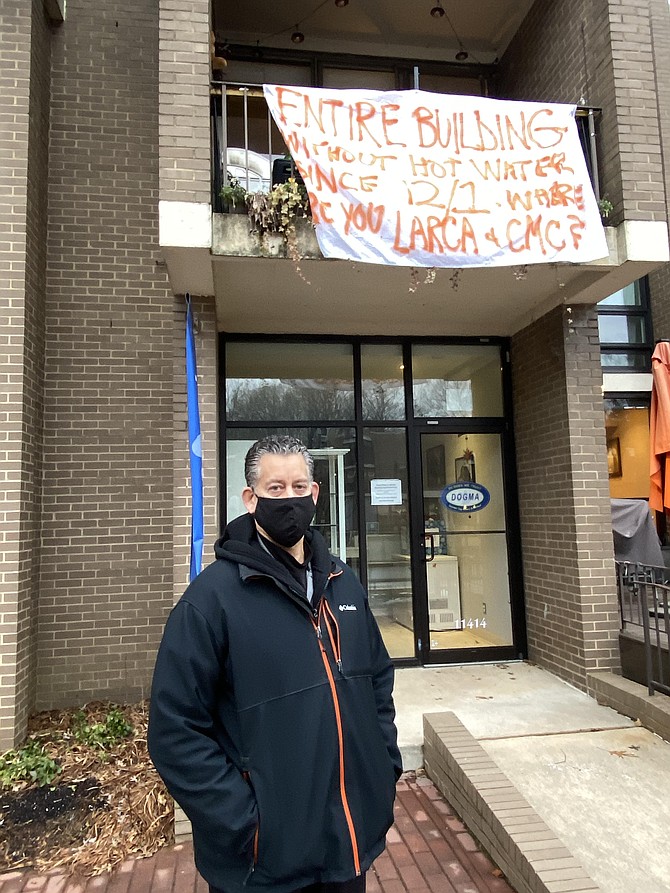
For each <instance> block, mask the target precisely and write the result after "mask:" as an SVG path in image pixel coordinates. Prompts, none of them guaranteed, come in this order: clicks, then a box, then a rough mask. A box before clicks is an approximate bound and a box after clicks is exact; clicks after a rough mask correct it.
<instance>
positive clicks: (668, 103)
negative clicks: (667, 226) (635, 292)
mask: <svg viewBox="0 0 670 893" xmlns="http://www.w3.org/2000/svg"><path fill="white" fill-rule="evenodd" d="M649 5H650V10H651V25H652V28H651V33H652V38H653V44H652V47H653V52H654V62H655V64H656V89H657V91H658V118H659V123H660V129H661V138H662V145H663V147H664V156H665V164H664V173H665V197H666V203H668V205H670V14H669V12H668V4H667V3H666V0H650V4H649ZM668 219H670V207H669V209H668ZM649 296H650V302H651V313H652V321H653V326H654V337H655V338H670V264H664V265H663V266H662V267H660V268H659V269H658V270H656V271H655V272H654V273H652V274H651V275H650V276H649Z"/></svg>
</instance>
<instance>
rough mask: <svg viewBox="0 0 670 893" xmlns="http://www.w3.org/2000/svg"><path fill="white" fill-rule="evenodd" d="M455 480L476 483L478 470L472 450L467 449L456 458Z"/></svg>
mask: <svg viewBox="0 0 670 893" xmlns="http://www.w3.org/2000/svg"><path fill="white" fill-rule="evenodd" d="M455 474H456V477H455V478H454V480H455V481H457V482H458V483H467V484H476V483H477V472H476V470H475V456H474V453H472V452H470V450H466V452H465V453H464V455H462V456H460V457H459V458H458V459H456V462H455Z"/></svg>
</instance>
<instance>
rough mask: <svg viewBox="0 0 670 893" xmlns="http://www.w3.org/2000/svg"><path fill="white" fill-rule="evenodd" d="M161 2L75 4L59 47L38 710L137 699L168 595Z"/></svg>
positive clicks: (168, 353)
mask: <svg viewBox="0 0 670 893" xmlns="http://www.w3.org/2000/svg"><path fill="white" fill-rule="evenodd" d="M157 142H158V10H157V6H156V4H155V3H153V2H151V0H141V2H135V0H132V2H131V0H125V2H123V0H118V2H106V3H104V4H102V6H101V5H99V4H98V5H95V6H91V5H90V4H88V3H86V2H84V0H71V2H69V3H68V10H67V22H66V23H65V25H64V26H63V27H62V28H61V29H59V30H58V31H57V32H56V34H55V36H54V41H53V50H52V117H51V146H50V168H51V178H50V188H49V239H48V276H47V300H46V330H47V339H46V356H45V375H46V383H45V406H46V412H45V425H44V489H43V515H42V531H43V533H42V535H43V545H42V568H41V580H40V606H39V638H38V689H37V700H36V706H37V707H44V706H51V705H57V704H66V703H67V704H71V703H73V702H75V703H76V702H84V701H85V700H87V699H89V698H91V697H94V696H95V697H99V696H103V697H104V696H110V697H115V698H127V697H130V698H133V697H141V696H142V695H146V694H147V691H148V685H149V681H150V675H151V670H152V666H153V660H154V653H155V648H156V645H157V642H158V641H159V637H160V634H161V630H162V626H163V622H164V619H165V614H166V610H167V608H168V607H169V605H170V604H171V600H172V488H173V482H172V424H173V405H172V404H173V398H172V390H173V384H172V377H173V368H172V353H173V325H174V319H173V312H172V297H171V295H170V292H169V288H168V286H167V281H166V276H165V270H164V268H163V267H162V266H159V265H157V261H158V260H159V257H160V255H159V252H158V247H157V246H158V214H157V199H158V158H157V153H156V145H157Z"/></svg>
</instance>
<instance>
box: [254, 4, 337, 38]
mask: <svg viewBox="0 0 670 893" xmlns="http://www.w3.org/2000/svg"><path fill="white" fill-rule="evenodd" d="M332 2H333V0H322V2H321V3H319V4H318V6H315V7H314V9H313V10H312V11H311V12H308V13H307V15H306V16H303V17H302V19H300V21H299V22H297V23H296V24H295V25H293V26H291V25H287V26H286V27H285V28H280V29H279V31H273V32H272V33H271V34H263V35H262V36H261V37H260V39H259V40H257V41H256V46H259V45H260V42H261V41H262V40H270V38H272V37H277V36H278V35H279V34H286V33H287V32H288V31H290V30H291V27H293V32H292V33H291V40H292V41H293V43H303V42H304V40H305V34H304V32H303V30H302V26H303V25H304V24H305V22H306V21H307V20H308V19H311V18H312V16H313V15H315V14H316V13H317V12H318V11H319V10H320V9H322V8H323V7H324V6H326V4H328V3H332ZM334 2H335V6H337V7H338V9H342V8H344V7H345V6H348V5H349V0H334Z"/></svg>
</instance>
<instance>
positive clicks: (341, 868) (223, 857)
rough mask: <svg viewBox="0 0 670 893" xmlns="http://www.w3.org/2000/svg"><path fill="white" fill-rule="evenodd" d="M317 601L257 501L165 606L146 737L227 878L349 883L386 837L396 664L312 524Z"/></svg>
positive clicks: (216, 880) (202, 862) (205, 856)
mask: <svg viewBox="0 0 670 893" xmlns="http://www.w3.org/2000/svg"><path fill="white" fill-rule="evenodd" d="M307 538H308V540H309V542H310V543H311V547H312V572H313V582H314V598H313V605H310V603H309V602H308V601H307V599H306V598H305V597H304V595H302V594H300V592H299V589H298V584H297V583H296V581H295V580H294V579H293V577H292V576H291V574H290V572H289V571H288V569H286V568H284V566H283V565H282V564H281V563H280V562H278V561H277V560H276V559H274V558H273V557H272V556H270V555H269V554H268V553H267V552H266V551H265V550H264V549H263V547H262V546H261V545H260V543H259V541H258V538H257V536H256V530H255V526H254V522H253V518H252V517H251V515H245V516H242V517H241V518H237V519H236V520H235V521H233V522H231V524H230V525H229V526H228V528H227V529H226V532H225V534H224V536H223V537H222V538H221V539H220V540H219V541H218V542H217V544H216V547H215V552H216V556H217V559H218V560H217V561H215V562H214V563H213V564H211V565H210V566H209V567H207V568H206V569H205V570H204V571H203V572H202V573H201V574H200V576H199V577H197V579H196V580H194V581H193V583H192V584H191V585H190V586H189V587H188V589H187V590H186V592H185V593H184V595H183V596H182V598H181V599H180V601H179V602H178V603H177V604H176V605H175V607H174V609H173V610H172V613H171V614H170V617H169V619H168V622H167V625H166V627H165V633H164V636H163V641H162V643H161V646H160V649H159V653H158V658H157V662H156V670H155V673H154V679H153V686H152V692H151V710H150V716H149V736H148V742H149V751H150V753H151V757H152V759H153V761H154V764H155V766H156V768H157V770H158V772H159V773H160V775H161V776H162V778H163V779H164V781H165V783H166V785H167V787H168V789H169V791H170V792H171V794H172V795H173V796H174V798H175V800H176V801H177V802H178V803H179V804H180V805H181V806H182V808H183V809H184V811H185V812H186V814H187V815H188V817H189V818H190V820H191V823H192V826H193V843H194V850H195V861H196V865H197V867H198V869H199V871H200V873H201V874H202V875H203V877H204V878H205V880H206V881H208V883H210V884H212V886H215V887H222V888H224V889H225V890H226V891H231V893H234V891H238V890H239V891H242V890H245V891H246V890H250V889H253V888H268V887H272V889H273V891H274V893H283V891H288V890H295V889H296V888H298V887H302V886H307V885H309V884H312V883H315V882H319V881H322V882H326V881H346V880H350V879H351V878H353V877H355V876H356V874H358V873H359V872H364V871H365V870H366V869H367V868H368V867H369V866H370V864H371V863H372V861H373V860H374V859H375V857H376V856H377V855H379V853H380V852H381V851H382V850H383V848H384V840H385V836H386V832H387V830H388V829H389V827H390V825H391V824H392V822H393V800H394V797H395V782H396V780H397V778H398V776H399V775H400V772H401V762H400V753H399V751H398V747H397V744H396V729H395V725H394V717H395V711H394V708H393V699H392V695H391V692H392V688H393V667H392V664H391V662H390V659H389V656H388V654H387V651H386V649H385V647H384V644H383V642H382V639H381V636H380V634H379V630H378V628H377V624H376V622H375V620H374V618H373V616H372V614H371V612H370V608H369V606H368V601H367V598H366V596H365V592H364V590H363V588H362V587H361V585H360V583H359V582H358V579H357V578H356V576H355V575H354V573H353V572H352V571H351V569H350V568H348V567H347V566H346V565H345V564H343V563H342V562H340V561H338V560H337V559H335V558H334V557H333V556H332V555H330V554H329V553H328V550H327V548H326V545H325V542H324V540H323V538H322V537H321V536H320V535H319V533H318V532H316V531H309V532H308V534H307Z"/></svg>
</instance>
